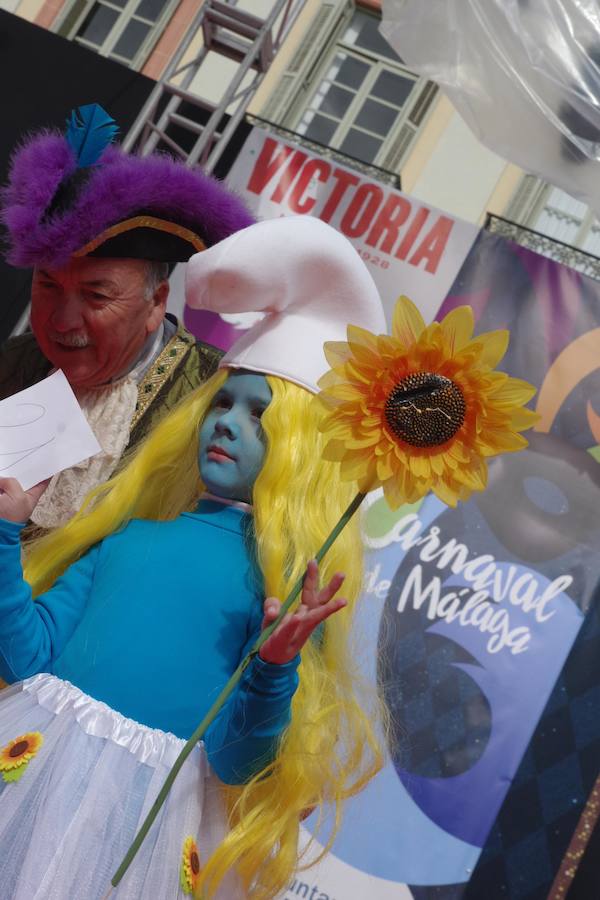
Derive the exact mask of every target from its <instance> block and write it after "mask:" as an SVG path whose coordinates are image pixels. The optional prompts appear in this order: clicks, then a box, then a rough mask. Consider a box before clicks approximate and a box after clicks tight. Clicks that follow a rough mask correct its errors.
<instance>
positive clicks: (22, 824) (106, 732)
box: [0, 675, 242, 900]
mask: <svg viewBox="0 0 600 900" xmlns="http://www.w3.org/2000/svg"><path fill="white" fill-rule="evenodd" d="M35 732H39V733H40V734H41V735H42V737H43V742H42V743H41V746H39V749H38V750H37V752H35V754H34V755H32V756H31V757H30V758H29V759H26V758H25V756H23V757H22V758H23V759H24V760H25V762H24V763H23V764H22V765H24V766H25V767H24V768H21V767H19V770H18V772H17V774H18V775H19V777H18V778H14V777H11V775H12V776H14V774H15V769H14V768H13V769H10V768H6V764H7V762H8V763H9V764H10V763H11V762H12V761H15V760H16V759H18V758H19V752H20V751H21V752H22V750H23V746H24V744H23V742H21V744H20V745H19V746H17V745H15V744H14V741H15V739H17V738H19V737H21V736H22V735H27V734H31V733H35ZM31 740H32V741H33V743H32V745H31V746H34V745H35V744H36V741H37V743H38V744H39V738H38V739H36V738H35V735H34V737H33V738H32V739H31ZM183 746H184V741H182V740H180V739H179V738H176V737H175V736H174V735H172V734H166V733H165V732H162V731H158V730H157V729H152V728H147V727H146V726H143V725H138V723H137V722H134V721H132V720H131V719H126V718H125V717H124V716H122V715H120V714H119V713H117V712H115V711H114V710H112V709H110V707H108V706H107V705H106V704H104V703H99V702H98V701H96V700H93V699H92V698H91V697H88V696H87V695H86V694H83V693H82V692H81V691H80V690H78V689H77V688H75V687H73V685H71V684H69V683H68V682H65V681H60V680H59V679H58V678H55V677H54V676H52V675H36V676H35V677H34V678H30V679H28V680H27V681H24V682H21V683H20V684H17V685H14V686H13V687H11V688H8V689H6V690H4V691H0V766H4V769H3V770H2V771H0V775H1V776H2V777H0V896H1V897H2V900H101V898H103V897H105V895H106V894H107V892H108V891H109V888H110V880H111V878H112V876H113V875H114V873H115V870H116V869H117V868H118V866H119V864H120V863H121V861H122V859H123V857H124V855H125V853H126V852H127V849H128V848H129V846H130V844H131V842H132V840H133V838H134V836H135V834H136V832H137V830H138V828H139V826H140V825H141V823H142V822H143V820H144V817H145V815H146V813H147V812H148V810H149V809H150V807H151V806H152V804H153V803H154V801H155V799H156V796H157V794H158V792H159V790H160V788H161V787H162V784H163V782H164V779H165V777H166V775H167V773H168V771H169V769H170V767H171V765H172V764H173V762H174V761H175V759H176V758H177V756H178V754H179V752H180V750H181V749H182V747H183ZM11 751H12V754H13V755H12V757H11ZM5 776H8V777H7V778H6V777H5ZM226 827H227V825H226V817H225V814H224V809H223V805H222V802H221V798H220V790H219V784H218V781H217V778H216V776H215V775H214V774H212V772H211V770H210V767H209V765H208V762H207V760H206V756H205V753H204V750H203V748H202V746H201V745H198V746H197V747H196V748H195V749H194V751H193V752H192V753H191V754H190V756H189V757H188V759H187V760H186V762H185V764H184V766H183V768H182V770H181V772H180V773H179V775H178V776H177V779H176V780H175V784H174V785H173V787H172V788H171V792H170V794H169V796H168V798H167V800H166V802H165V804H164V806H163V807H162V809H161V811H160V812H159V814H158V817H157V819H156V820H155V822H154V824H153V825H152V828H151V829H150V831H149V833H148V835H147V837H146V839H145V841H144V843H143V844H142V846H141V848H140V850H139V851H138V854H137V856H136V857H135V859H134V860H133V862H132V864H131V866H130V867H129V869H128V871H127V873H126V874H125V875H124V877H123V879H122V881H121V882H120V884H119V885H118V887H117V888H114V889H113V890H112V893H111V894H110V898H111V900H177V898H180V900H184V898H185V897H186V896H189V891H188V888H189V879H188V882H186V881H185V879H184V885H185V889H184V886H183V885H182V881H181V867H182V863H183V860H184V844H185V842H186V839H188V838H193V841H195V844H196V846H197V849H198V858H199V863H200V865H202V861H203V859H206V858H207V857H208V856H209V855H210V853H211V852H212V850H213V849H214V848H215V846H217V845H218V844H219V843H220V842H221V840H222V839H223V836H224V835H225V833H226ZM191 846H192V845H191V842H190V841H187V847H188V849H189V848H190V847H191ZM193 862H194V867H193V868H195V869H196V870H197V859H195V860H194V861H193ZM189 871H190V870H189V869H188V875H189ZM218 896H219V898H220V900H238V898H239V897H241V896H242V895H241V894H240V893H239V890H238V888H237V883H236V881H235V879H234V878H233V877H232V878H231V880H229V881H228V882H227V883H226V882H223V885H222V888H221V891H220V893H219V895H218Z"/></svg>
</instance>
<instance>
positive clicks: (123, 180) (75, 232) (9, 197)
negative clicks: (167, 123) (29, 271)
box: [0, 131, 254, 268]
mask: <svg viewBox="0 0 600 900" xmlns="http://www.w3.org/2000/svg"><path fill="white" fill-rule="evenodd" d="M75 168H76V161H75V157H74V154H73V151H72V150H71V148H70V147H69V145H68V144H67V142H66V140H65V138H64V137H63V136H62V135H61V134H59V133H54V132H49V131H45V132H42V133H38V134H37V135H35V136H34V137H33V138H31V139H30V140H28V141H27V142H26V143H25V144H24V145H23V146H22V147H20V148H19V149H18V150H17V151H16V152H15V154H14V156H13V158H12V163H11V168H10V174H9V181H8V184H7V186H6V187H5V188H4V190H3V191H2V210H1V213H0V215H1V218H2V221H3V222H4V224H5V225H6V228H7V229H8V234H9V240H10V248H9V251H8V253H7V260H8V261H9V262H10V263H12V264H13V265H15V266H23V267H29V266H40V265H42V266H49V267H54V268H59V267H61V266H63V265H66V263H68V261H69V259H70V257H71V256H72V255H73V253H75V252H76V251H77V250H79V249H80V248H81V247H84V246H85V245H86V244H87V243H88V242H89V241H91V240H92V239H93V238H95V237H96V236H97V235H99V234H101V233H102V232H103V231H104V230H105V229H106V228H108V227H110V226H111V225H114V224H116V223H118V222H121V221H123V220H125V219H128V218H131V217H132V216H135V215H139V214H140V213H142V212H143V213H146V214H150V215H154V216H156V217H158V218H162V219H167V220H169V221H173V222H176V223H178V224H181V225H184V226H185V227H186V228H189V229H191V230H192V231H194V232H195V233H196V234H198V235H199V236H200V237H201V238H202V239H203V241H204V243H205V244H206V245H207V246H212V244H215V243H217V242H218V241H221V240H222V239H223V238H226V237H227V236H228V235H230V234H232V233H233V232H235V231H239V230H240V229H241V228H245V227H246V226H247V225H251V224H252V223H253V221H254V219H253V217H252V216H251V215H250V213H249V212H248V210H247V209H246V207H245V206H244V204H243V203H242V201H241V200H240V199H239V198H237V197H236V196H234V195H233V194H232V193H231V192H230V191H229V190H227V189H226V188H225V187H223V186H222V185H221V184H220V183H219V182H218V181H217V180H216V179H214V178H212V177H210V176H208V175H206V174H204V173H202V172H201V171H200V170H199V169H188V168H186V167H185V166H184V165H183V164H182V163H178V162H176V161H175V160H173V159H171V157H169V156H166V155H162V154H154V155H152V156H146V157H139V156H129V155H127V154H125V153H123V152H122V151H121V150H120V149H119V148H118V147H114V146H112V147H108V148H107V149H106V150H105V151H104V153H103V154H102V157H101V160H100V161H99V163H98V164H96V165H94V166H92V167H90V174H89V178H88V180H87V182H86V183H85V185H83V187H82V189H81V190H80V192H79V194H78V195H77V197H76V199H75V201H74V202H73V203H72V204H71V206H70V207H69V208H68V209H67V210H62V211H60V212H56V213H53V214H52V215H50V216H46V217H45V213H46V210H47V209H48V207H49V205H50V203H51V202H52V199H53V198H54V195H55V193H56V190H57V189H58V187H59V185H60V184H61V182H62V181H63V180H64V179H65V178H67V177H68V176H70V175H71V174H72V173H73V172H74V171H75Z"/></svg>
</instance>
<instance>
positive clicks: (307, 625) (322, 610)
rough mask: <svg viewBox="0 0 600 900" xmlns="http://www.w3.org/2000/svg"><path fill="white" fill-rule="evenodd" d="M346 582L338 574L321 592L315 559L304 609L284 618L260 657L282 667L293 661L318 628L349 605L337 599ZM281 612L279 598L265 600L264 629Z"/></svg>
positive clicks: (309, 572) (306, 584) (309, 569)
mask: <svg viewBox="0 0 600 900" xmlns="http://www.w3.org/2000/svg"><path fill="white" fill-rule="evenodd" d="M343 581H344V576H343V575H342V574H341V573H339V572H338V573H337V574H336V575H334V576H333V578H332V579H331V581H330V582H329V584H327V585H326V586H325V587H324V588H321V589H320V590H319V567H318V565H317V562H316V560H314V559H312V560H311V561H310V562H309V564H308V566H307V568H306V575H305V577H304V585H303V587H302V597H301V601H300V606H299V607H298V608H297V609H296V611H295V612H294V613H287V614H286V615H285V616H284V617H283V619H282V620H281V622H280V623H279V625H278V626H277V628H276V629H275V631H274V632H273V634H272V635H271V636H270V637H269V638H268V639H267V640H266V641H265V642H264V644H263V645H262V647H261V648H260V651H259V656H260V658H261V659H262V660H264V661H265V662H270V663H277V664H279V665H283V664H284V663H286V662H290V660H292V659H293V658H294V656H296V654H297V653H298V652H299V651H300V650H301V649H302V647H303V646H304V644H305V643H306V641H307V640H308V639H309V637H310V636H311V634H312V633H313V631H314V630H315V628H316V627H317V626H318V625H320V624H321V622H324V621H325V619H327V618H329V616H331V615H333V613H335V612H337V611H338V610H340V609H343V608H344V606H346V605H347V600H344V598H343V597H336V596H335V595H336V594H337V592H338V591H339V589H340V587H341V586H342V582H343ZM280 609H281V603H280V601H279V600H277V598H276V597H268V598H267V600H265V605H264V613H265V614H264V618H263V623H262V627H263V630H264V629H265V628H266V627H267V626H268V625H270V624H271V622H274V621H275V619H276V618H277V616H278V615H279V610H280Z"/></svg>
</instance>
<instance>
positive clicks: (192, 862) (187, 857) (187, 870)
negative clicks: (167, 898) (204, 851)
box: [180, 835, 200, 896]
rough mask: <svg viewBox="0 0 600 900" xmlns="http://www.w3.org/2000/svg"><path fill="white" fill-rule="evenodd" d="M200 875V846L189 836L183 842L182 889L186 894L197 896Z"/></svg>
mask: <svg viewBox="0 0 600 900" xmlns="http://www.w3.org/2000/svg"><path fill="white" fill-rule="evenodd" d="M199 874H200V854H199V853H198V845H197V844H196V841H195V840H194V838H193V837H192V835H188V837H186V839H185V841H184V842H183V850H182V854H181V871H180V877H181V889H182V891H183V893H184V894H193V895H194V896H196V887H197V884H198V876H199Z"/></svg>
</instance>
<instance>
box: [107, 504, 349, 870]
mask: <svg viewBox="0 0 600 900" xmlns="http://www.w3.org/2000/svg"><path fill="white" fill-rule="evenodd" d="M364 498H365V494H363V493H358V494H357V495H356V497H355V498H354V500H353V501H352V503H350V505H349V506H348V508H347V509H346V511H345V512H344V513H343V514H342V516H341V517H340V519H339V521H338V523H337V525H336V526H335V528H333V530H332V531H331V533H330V534H329V536H328V537H327V539H326V540H325V542H324V543H323V545H322V546H321V548H320V549H319V551H318V552H317V554H316V555H315V559H316V560H317V562H321V560H322V559H323V557H324V556H325V554H326V553H327V551H328V550H329V548H330V547H331V545H332V544H333V543H334V541H335V540H336V539H337V537H338V535H339V534H340V532H341V531H342V530H343V529H344V528H345V527H346V525H347V524H348V522H349V521H350V519H351V518H352V516H353V515H354V513H355V512H356V510H357V509H358V508H359V506H360V505H361V503H362V502H363V500H364ZM303 582H304V575H302V576H301V577H300V578H298V580H297V581H296V583H295V584H294V586H293V588H292V590H291V591H290V593H289V594H288V597H287V599H286V600H285V602H284V603H283V604H282V606H281V610H280V612H279V615H278V616H277V618H276V619H275V621H274V622H272V623H271V624H270V625H269V626H268V627H267V628H265V629H264V631H261V633H260V635H259V637H258V638H257V640H256V641H255V643H254V645H253V646H252V648H251V649H250V650H249V651H248V653H247V655H246V656H245V657H244V659H243V660H242V661H241V663H240V664H239V666H238V667H237V669H236V670H235V672H234V673H233V675H232V676H231V678H230V679H229V681H228V682H227V684H226V685H225V687H224V688H223V690H222V691H221V693H220V694H219V696H218V697H217V699H216V700H215V702H214V703H213V705H212V706H211V708H210V709H209V710H208V712H207V713H206V715H205V716H204V718H203V719H202V721H201V722H200V724H199V725H198V727H197V728H196V730H195V731H194V733H193V734H192V736H191V737H190V738H189V740H188V741H187V742H186V744H185V746H184V748H183V750H182V751H181V753H180V754H179V756H178V757H177V759H176V760H175V762H174V763H173V766H172V768H171V771H170V772H169V774H168V775H167V777H166V779H165V783H164V784H163V786H162V788H161V789H160V792H159V794H158V796H157V798H156V800H155V801H154V803H153V805H152V807H151V809H150V811H149V813H148V815H147V816H146V818H145V819H144V822H143V823H142V826H141V828H140V830H139V831H138V833H137V835H136V836H135V838H134V840H133V843H132V844H131V847H130V848H129V850H128V851H127V853H126V854H125V856H124V858H123V862H122V863H121V865H120V866H119V868H118V869H117V871H116V872H115V874H114V875H113V877H112V879H111V884H112V886H113V887H117V885H118V884H119V882H120V881H121V879H122V878H123V875H124V874H125V872H126V871H127V869H128V868H129V866H130V865H131V863H132V861H133V858H134V857H135V855H136V853H137V852H138V850H139V849H140V847H141V845H142V842H143V840H144V838H145V837H146V835H147V834H148V831H149V830H150V828H151V826H152V823H153V822H154V820H155V818H156V816H157V815H158V812H159V810H160V808H161V806H162V805H163V803H164V802H165V800H166V798H167V794H168V793H169V791H170V790H171V786H172V784H173V782H174V781H175V779H176V778H177V775H178V774H179V770H180V769H181V767H182V766H183V764H184V762H185V761H186V759H187V758H188V756H189V755H190V753H191V752H192V750H193V749H194V747H195V746H196V744H197V743H198V741H199V740H201V739H202V738H203V737H204V735H205V733H206V730H207V728H208V727H209V725H211V724H212V722H214V720H215V719H216V717H217V716H218V714H219V712H220V711H221V709H222V708H223V706H224V704H225V702H226V701H227V699H228V697H229V696H230V695H231V693H232V692H233V690H234V689H235V687H236V686H237V684H238V682H239V680H240V678H241V677H242V675H243V674H244V672H245V671H246V669H247V668H248V666H249V665H250V663H251V662H252V660H253V659H254V657H255V656H256V655H257V654H258V652H259V650H260V648H261V647H262V645H263V644H264V643H265V641H266V640H267V639H268V638H269V637H270V636H271V634H272V633H273V631H274V630H275V629H276V628H277V626H278V625H279V623H280V622H281V620H282V619H283V617H284V616H285V614H286V612H287V611H288V609H289V608H290V606H291V605H292V603H293V602H294V600H296V598H297V597H298V595H299V594H300V592H301V590H302V584H303Z"/></svg>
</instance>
